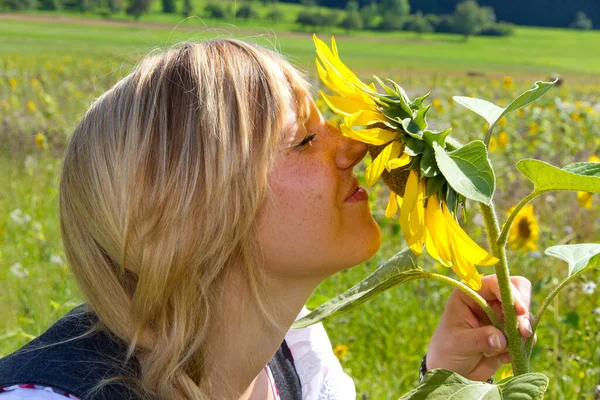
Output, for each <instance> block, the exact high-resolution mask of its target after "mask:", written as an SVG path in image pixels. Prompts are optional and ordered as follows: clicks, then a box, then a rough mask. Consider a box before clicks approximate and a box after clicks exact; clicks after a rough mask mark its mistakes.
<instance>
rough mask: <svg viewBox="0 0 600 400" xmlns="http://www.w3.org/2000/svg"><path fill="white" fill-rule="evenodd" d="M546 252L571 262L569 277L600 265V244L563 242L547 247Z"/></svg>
mask: <svg viewBox="0 0 600 400" xmlns="http://www.w3.org/2000/svg"><path fill="white" fill-rule="evenodd" d="M544 253H545V254H546V255H548V256H551V257H556V258H559V259H561V260H563V261H566V262H567V263H568V264H569V277H571V276H576V275H579V274H581V273H582V272H584V271H586V270H590V269H593V268H599V267H600V244H595V243H581V244H561V245H558V246H552V247H549V248H547V249H546V251H545V252H544Z"/></svg>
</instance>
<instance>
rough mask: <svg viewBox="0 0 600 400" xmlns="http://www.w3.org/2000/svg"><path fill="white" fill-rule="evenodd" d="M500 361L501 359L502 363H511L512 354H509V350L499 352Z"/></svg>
mask: <svg viewBox="0 0 600 400" xmlns="http://www.w3.org/2000/svg"><path fill="white" fill-rule="evenodd" d="M498 361H500V362H501V363H502V364H510V355H509V354H508V351H507V352H505V353H502V354H498Z"/></svg>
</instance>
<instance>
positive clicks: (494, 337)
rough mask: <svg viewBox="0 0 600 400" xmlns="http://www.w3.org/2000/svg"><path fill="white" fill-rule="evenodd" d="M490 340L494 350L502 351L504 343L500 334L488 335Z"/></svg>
mask: <svg viewBox="0 0 600 400" xmlns="http://www.w3.org/2000/svg"><path fill="white" fill-rule="evenodd" d="M488 342H489V344H490V347H491V348H492V349H493V350H494V351H500V350H501V349H502V345H501V344H500V336H498V335H497V334H496V333H494V334H492V335H490V337H488Z"/></svg>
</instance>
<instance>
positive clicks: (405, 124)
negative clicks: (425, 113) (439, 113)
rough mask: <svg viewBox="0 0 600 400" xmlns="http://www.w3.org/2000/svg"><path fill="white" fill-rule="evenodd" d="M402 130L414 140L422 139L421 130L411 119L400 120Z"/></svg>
mask: <svg viewBox="0 0 600 400" xmlns="http://www.w3.org/2000/svg"><path fill="white" fill-rule="evenodd" d="M402 128H404V131H405V132H406V133H408V134H409V135H410V136H412V137H414V138H415V139H421V138H423V130H422V129H421V127H420V126H419V125H417V123H416V122H415V120H414V119H412V118H404V119H403V120H402Z"/></svg>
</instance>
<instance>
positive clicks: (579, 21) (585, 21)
mask: <svg viewBox="0 0 600 400" xmlns="http://www.w3.org/2000/svg"><path fill="white" fill-rule="evenodd" d="M569 28H572V29H578V30H580V31H589V30H590V29H592V28H593V24H592V20H591V19H589V18H588V16H587V15H585V13H584V12H583V11H577V14H575V20H573V22H571V24H570V25H569Z"/></svg>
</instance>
